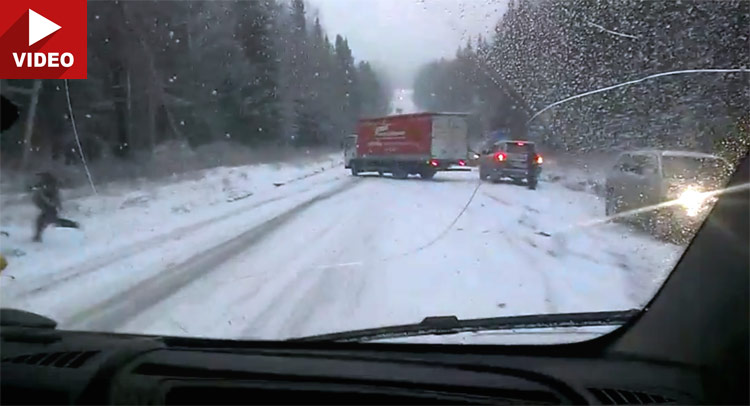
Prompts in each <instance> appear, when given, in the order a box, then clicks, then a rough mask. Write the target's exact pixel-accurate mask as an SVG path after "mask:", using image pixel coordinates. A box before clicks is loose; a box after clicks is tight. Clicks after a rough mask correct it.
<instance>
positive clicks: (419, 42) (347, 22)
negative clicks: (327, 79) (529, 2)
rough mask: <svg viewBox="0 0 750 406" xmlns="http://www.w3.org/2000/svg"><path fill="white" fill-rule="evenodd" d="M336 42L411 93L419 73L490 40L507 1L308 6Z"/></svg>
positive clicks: (353, 0) (393, 0) (314, 2)
mask: <svg viewBox="0 0 750 406" xmlns="http://www.w3.org/2000/svg"><path fill="white" fill-rule="evenodd" d="M307 1H308V3H309V4H310V6H311V8H312V9H313V11H314V10H315V9H317V10H318V12H319V15H320V20H321V22H322V24H323V26H324V27H325V28H326V31H327V32H328V35H329V36H331V41H333V38H334V37H335V35H336V34H342V35H344V36H345V37H347V38H348V39H349V46H350V47H351V48H352V51H353V53H354V58H355V59H357V60H363V59H364V60H369V61H371V62H372V63H373V64H374V65H375V66H377V67H380V68H381V69H384V70H385V71H386V72H387V74H388V75H389V76H390V78H391V80H392V81H393V84H394V85H395V86H398V87H411V83H412V80H413V78H414V73H415V72H416V70H417V69H419V67H420V66H421V65H422V64H424V63H427V62H429V61H431V60H434V59H438V58H440V57H446V58H450V57H453V56H454V55H455V53H456V49H457V48H458V46H459V45H462V44H464V43H466V39H467V37H468V36H471V37H474V38H476V36H477V35H478V34H480V33H482V34H484V35H485V36H491V35H492V30H493V28H494V26H495V23H496V22H497V20H498V19H499V17H500V16H501V15H502V13H503V12H504V11H505V7H506V4H507V0H307Z"/></svg>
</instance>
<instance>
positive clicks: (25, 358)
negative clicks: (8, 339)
mask: <svg viewBox="0 0 750 406" xmlns="http://www.w3.org/2000/svg"><path fill="white" fill-rule="evenodd" d="M98 353H99V351H70V352H50V353H38V354H26V355H19V356H16V357H10V358H3V363H10V364H25V365H41V366H51V367H56V368H78V367H80V366H82V365H83V364H85V363H86V361H88V360H90V359H91V358H92V357H93V356H94V355H96V354H98Z"/></svg>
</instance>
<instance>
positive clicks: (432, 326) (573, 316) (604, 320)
mask: <svg viewBox="0 0 750 406" xmlns="http://www.w3.org/2000/svg"><path fill="white" fill-rule="evenodd" d="M638 313H640V310H638V309H631V310H622V311H613V312H590V313H555V314H538V315H531V316H510V317H490V318H484V319H467V320H460V319H458V318H457V317H456V316H440V317H427V318H425V319H424V320H422V322H421V323H417V324H404V325H400V326H389V327H379V328H370V329H365V330H353V331H344V332H340V333H332V334H320V335H314V336H307V337H299V338H292V339H290V340H289V341H339V342H341V341H344V342H345V341H375V340H383V339H390V338H401V337H414V336H424V335H440V334H458V333H466V332H478V331H494V330H520V329H539V328H560V327H589V326H617V325H622V324H625V323H626V322H627V321H628V320H630V319H631V318H632V317H633V316H635V315H637V314H638Z"/></svg>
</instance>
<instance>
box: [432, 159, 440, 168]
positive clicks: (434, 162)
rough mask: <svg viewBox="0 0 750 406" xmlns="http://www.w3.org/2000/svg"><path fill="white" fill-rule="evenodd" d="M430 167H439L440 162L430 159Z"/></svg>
mask: <svg viewBox="0 0 750 406" xmlns="http://www.w3.org/2000/svg"><path fill="white" fill-rule="evenodd" d="M430 165H432V166H435V167H437V166H440V161H438V160H437V159H430Z"/></svg>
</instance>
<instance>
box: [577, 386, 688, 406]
mask: <svg viewBox="0 0 750 406" xmlns="http://www.w3.org/2000/svg"><path fill="white" fill-rule="evenodd" d="M589 392H591V393H592V394H593V395H594V396H595V397H596V399H597V400H598V401H599V402H601V404H603V405H668V404H675V400H674V399H670V398H668V397H666V396H662V395H654V394H650V393H645V392H636V391H632V390H624V389H612V388H604V389H602V388H589Z"/></svg>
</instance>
